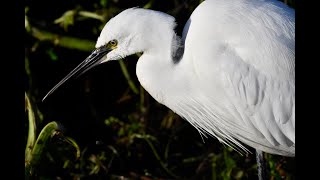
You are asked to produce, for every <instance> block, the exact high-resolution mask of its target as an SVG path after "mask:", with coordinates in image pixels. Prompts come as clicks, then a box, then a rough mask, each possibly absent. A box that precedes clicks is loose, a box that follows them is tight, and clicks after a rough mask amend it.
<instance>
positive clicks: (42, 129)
mask: <svg viewBox="0 0 320 180" xmlns="http://www.w3.org/2000/svg"><path fill="white" fill-rule="evenodd" d="M200 2H202V0H188V1H183V0H171V1H160V0H130V1H129V0H91V1H85V0H72V1H62V0H56V1H40V0H27V1H26V7H25V34H26V39H27V40H26V43H25V77H26V79H25V85H26V86H25V87H26V119H27V120H26V121H25V125H26V129H27V131H26V132H28V133H27V134H26V136H25V139H26V140H25V141H26V178H27V179H141V180H149V179H158V180H160V179H212V180H215V179H257V165H256V160H255V155H254V152H255V151H254V150H253V149H251V151H252V153H253V154H248V155H246V156H241V155H240V154H239V153H237V152H235V151H233V150H232V149H230V148H228V147H225V146H224V145H223V144H221V143H219V142H218V141H217V140H216V139H214V138H208V139H204V140H202V138H201V137H200V135H199V133H198V132H197V131H196V129H195V128H193V127H192V126H191V125H190V124H189V123H187V122H186V121H184V120H183V119H181V118H180V117H179V116H177V115H176V114H175V113H173V112H172V111H171V110H169V109H167V108H166V107H164V106H162V105H160V104H159V103H157V102H156V101H155V100H154V99H153V98H152V97H151V96H150V95H149V94H148V93H147V92H146V91H145V90H144V89H143V88H142V87H141V86H140V84H139V82H138V80H137V78H136V76H135V63H136V60H137V59H138V56H139V54H137V55H133V56H130V57H127V58H126V59H125V60H124V61H119V62H110V63H108V64H107V65H101V66H100V67H97V68H94V69H92V70H90V71H88V72H87V73H86V74H84V75H83V76H81V77H79V78H78V79H75V80H73V81H69V82H68V83H67V84H66V85H64V86H63V87H61V88H60V89H59V90H58V91H57V92H55V93H54V94H53V95H51V96H50V97H49V98H48V99H47V100H46V101H45V102H42V101H41V99H42V98H43V96H44V95H45V94H46V93H47V91H48V90H49V89H50V88H51V87H53V85H55V84H56V83H57V82H58V81H59V80H60V79H61V78H63V77H64V76H65V75H66V74H67V73H68V72H69V71H70V70H71V69H73V68H74V67H75V66H76V65H77V64H78V63H79V62H81V61H82V60H83V59H84V58H86V56H88V55H89V53H90V51H92V50H93V49H94V44H95V41H96V38H97V37H98V35H99V33H100V31H101V29H102V28H103V26H104V24H105V23H106V22H107V21H108V20H109V19H110V18H111V17H113V16H115V15H116V14H117V13H119V12H121V11H122V10H124V9H126V8H130V7H136V6H139V7H144V8H150V9H155V10H159V11H163V12H166V13H168V14H170V15H172V16H174V17H176V20H177V22H178V26H177V33H178V34H180V35H181V32H182V29H183V26H184V24H185V22H186V21H187V19H188V17H189V16H190V14H191V12H192V11H193V10H194V9H195V7H196V6H197V5H198V4H199V3H200ZM285 2H286V3H287V4H288V5H290V6H292V7H295V1H294V0H286V1H285ZM31 105H32V106H31ZM36 127H37V128H36ZM34 152H37V153H34ZM264 155H265V159H266V161H267V168H268V169H267V170H268V176H269V177H268V179H295V176H294V175H295V169H294V168H295V161H294V158H286V157H281V156H276V155H270V154H264Z"/></svg>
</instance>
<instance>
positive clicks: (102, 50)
mask: <svg viewBox="0 0 320 180" xmlns="http://www.w3.org/2000/svg"><path fill="white" fill-rule="evenodd" d="M111 50H112V49H110V48H107V47H106V46H101V47H99V48H97V49H95V50H94V51H93V52H92V53H91V55H90V56H89V57H87V58H86V59H85V60H84V61H83V62H81V63H80V64H79V65H78V66H77V67H76V68H74V69H73V70H72V71H71V72H70V73H69V74H68V75H67V76H66V77H65V78H63V79H62V80H61V81H60V82H59V83H58V84H57V85H55V86H54V87H53V88H52V89H51V90H50V91H49V92H48V93H47V94H46V95H45V96H44V98H43V99H42V101H44V100H45V99H46V98H47V97H48V96H49V95H50V94H52V93H53V92H54V91H55V90H57V89H58V87H60V86H61V85H62V84H63V83H65V82H66V81H67V80H68V79H70V78H72V77H78V76H79V75H81V74H83V73H85V72H86V71H88V70H89V69H91V68H93V67H94V66H96V65H98V64H100V62H101V58H102V57H103V56H105V55H106V54H108V53H109V52H110V51H111Z"/></svg>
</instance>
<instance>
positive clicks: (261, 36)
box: [45, 0, 295, 156]
mask: <svg viewBox="0 0 320 180" xmlns="http://www.w3.org/2000/svg"><path fill="white" fill-rule="evenodd" d="M175 27H176V22H175V19H174V17H172V16H170V15H168V14H165V13H162V12H158V11H153V10H147V9H141V8H130V9H127V10H125V11H123V12H121V13H120V14H118V15H117V16H115V17H114V18H112V19H110V20H109V21H108V23H107V24H106V25H105V27H104V28H103V30H102V32H101V34H100V36H99V38H98V40H97V43H96V50H94V51H93V52H92V54H91V55H90V56H89V57H88V58H87V59H86V60H84V61H83V62H82V63H81V64H80V65H79V66H77V67H76V68H75V69H74V70H73V71H72V72H70V74H68V75H67V76H66V77H65V78H64V79H62V80H61V82H59V83H58V84H57V85H56V86H55V87H54V88H53V89H52V90H51V91H49V93H48V94H47V95H46V96H45V97H47V96H48V95H49V94H51V93H52V92H53V91H54V90H56V89H57V88H58V87H59V86H60V85H61V84H62V83H64V82H65V81H66V80H68V79H69V78H70V77H72V76H74V75H79V74H81V73H83V72H84V71H87V70H88V69H89V68H92V67H94V66H95V65H98V64H101V63H104V62H108V61H111V60H119V59H122V58H124V57H125V56H128V55H131V54H134V53H137V52H142V53H143V55H142V56H141V57H140V58H139V60H138V62H137V66H136V74H137V77H138V79H139V81H140V83H141V85H142V86H143V87H144V88H145V90H146V91H148V93H150V95H151V96H152V97H153V98H154V99H156V100H157V101H158V102H159V103H161V104H164V105H165V106H167V107H168V108H170V109H171V110H173V111H174V112H175V113H177V114H178V115H180V116H181V117H183V118H184V119H186V120H187V121H188V122H190V123H191V124H192V125H193V126H194V127H195V128H197V130H198V131H199V132H200V133H201V134H202V135H203V136H206V135H211V136H214V137H216V138H217V139H218V140H219V141H220V142H223V143H225V144H227V145H229V146H231V147H233V148H235V149H236V150H239V151H242V152H247V151H248V150H247V149H246V147H245V146H244V145H243V144H246V145H249V146H251V147H253V148H256V149H258V150H262V151H264V152H268V153H272V154H278V155H284V156H295V12H294V10H293V9H290V8H289V7H288V6H287V5H285V4H283V3H282V2H279V1H276V0H206V1H204V2H202V3H201V4H200V5H199V6H198V7H197V8H196V9H195V10H194V12H193V13H192V15H191V17H190V18H189V20H188V21H187V23H186V25H185V27H184V30H183V33H182V38H181V39H180V38H179V37H178V36H177V35H176V33H175V31H174V29H175Z"/></svg>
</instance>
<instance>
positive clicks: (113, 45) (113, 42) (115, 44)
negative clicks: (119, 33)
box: [109, 39, 118, 47]
mask: <svg viewBox="0 0 320 180" xmlns="http://www.w3.org/2000/svg"><path fill="white" fill-rule="evenodd" d="M109 44H110V45H111V46H112V47H115V46H117V44H118V42H117V40H115V39H114V40H111V41H110V42H109Z"/></svg>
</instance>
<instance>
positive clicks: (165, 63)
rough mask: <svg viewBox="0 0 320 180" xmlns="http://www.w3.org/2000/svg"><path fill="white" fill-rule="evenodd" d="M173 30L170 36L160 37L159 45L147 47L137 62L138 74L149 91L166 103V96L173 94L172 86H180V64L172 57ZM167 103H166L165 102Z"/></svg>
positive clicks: (159, 100) (158, 99)
mask: <svg viewBox="0 0 320 180" xmlns="http://www.w3.org/2000/svg"><path fill="white" fill-rule="evenodd" d="M174 37H175V34H174V32H173V30H172V32H171V35H170V36H166V38H163V37H162V38H161V40H160V38H159V39H158V42H156V44H158V46H154V47H152V48H150V49H147V50H146V51H145V52H144V53H143V55H142V56H141V57H140V59H139V60H138V62H137V67H136V74H137V77H138V79H139V81H140V83H141V85H142V86H143V87H144V89H145V90H146V91H148V93H149V94H150V95H151V96H152V97H153V98H155V99H156V100H157V101H158V102H160V103H162V104H165V101H166V100H165V99H164V98H165V97H170V96H173V95H174V94H173V93H174V92H175V91H174V90H173V89H171V87H172V86H175V87H178V84H177V83H178V81H177V80H176V79H177V74H178V73H176V70H177V67H178V64H175V63H174V61H173V59H172V52H171V51H172V43H176V42H175V40H176V39H175V38H174ZM165 105H166V104H165Z"/></svg>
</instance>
